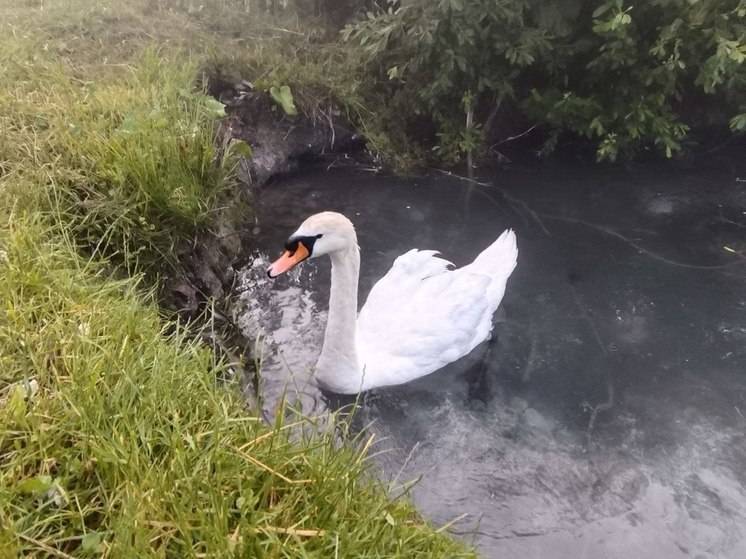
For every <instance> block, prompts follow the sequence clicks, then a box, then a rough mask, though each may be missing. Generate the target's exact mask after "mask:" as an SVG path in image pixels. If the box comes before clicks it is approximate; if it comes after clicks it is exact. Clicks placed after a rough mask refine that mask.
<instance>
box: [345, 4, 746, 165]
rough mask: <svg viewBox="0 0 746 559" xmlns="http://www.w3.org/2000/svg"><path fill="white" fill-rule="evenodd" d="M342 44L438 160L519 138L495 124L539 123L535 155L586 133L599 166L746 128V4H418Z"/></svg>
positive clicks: (363, 27)
mask: <svg viewBox="0 0 746 559" xmlns="http://www.w3.org/2000/svg"><path fill="white" fill-rule="evenodd" d="M343 37H344V38H345V39H346V40H347V41H350V42H352V43H354V44H356V45H358V46H359V47H360V48H361V49H362V51H363V52H364V55H365V63H366V67H367V72H368V75H369V78H368V80H369V82H368V88H369V89H370V90H371V91H372V92H373V94H372V96H373V97H375V96H379V97H383V98H384V99H386V100H387V101H386V102H384V103H382V105H386V104H388V105H389V106H393V107H396V110H395V114H393V113H394V112H392V114H391V115H390V116H391V118H390V119H389V121H388V123H387V124H386V126H389V127H391V128H396V127H397V126H398V127H399V128H404V129H405V130H406V129H407V127H410V129H415V128H416V129H419V130H421V129H422V127H421V126H418V127H415V126H412V124H413V123H417V122H421V121H422V119H423V118H424V119H426V120H428V121H430V122H431V123H432V128H433V131H434V134H432V135H431V136H430V137H425V138H423V137H422V134H421V133H420V135H419V137H418V136H417V135H416V134H413V133H412V132H411V131H407V132H406V136H407V138H408V141H409V142H412V141H417V140H419V141H420V142H421V143H422V144H424V145H427V146H428V147H433V148H434V150H435V152H436V155H438V156H439V158H440V159H441V160H446V161H456V160H459V159H461V158H462V157H463V156H464V155H465V154H468V153H472V152H478V151H479V150H480V149H482V150H483V149H484V148H485V146H486V142H487V141H488V140H493V139H494V140H500V139H503V138H506V137H508V136H510V135H511V134H514V133H515V132H516V130H515V129H512V128H511V127H510V126H498V125H496V123H498V122H510V123H516V122H517V123H519V124H522V125H523V126H525V127H528V126H529V125H532V124H538V125H541V128H542V129H543V131H544V136H545V138H546V140H547V143H546V144H545V150H544V151H549V150H550V149H551V147H552V146H553V145H554V144H555V143H556V141H557V139H558V137H559V136H560V135H561V134H564V133H572V134H574V135H579V136H582V137H585V138H587V139H589V140H591V141H592V142H593V143H594V144H595V146H596V153H597V156H598V158H599V159H608V160H614V159H616V158H617V157H619V156H623V157H629V156H633V155H635V154H636V153H638V152H639V151H640V150H643V149H648V148H649V147H651V146H655V148H656V149H658V150H659V151H660V152H662V153H663V154H665V155H666V156H667V157H671V156H672V155H673V154H674V153H675V152H677V151H680V150H681V149H682V146H683V142H684V141H685V140H686V139H691V140H693V141H694V140H696V136H692V131H694V130H701V129H708V130H715V131H720V132H723V131H724V130H726V129H727V126H728V123H730V128H731V130H732V131H734V132H738V131H743V130H744V129H746V115H745V114H744V111H746V65H744V60H745V59H746V2H745V1H744V0H701V1H698V2H691V1H689V0H645V1H635V0H607V1H603V2H598V1H590V0H549V1H544V0H471V1H468V2H466V1H463V0H438V1H428V0H413V1H410V2H401V5H399V4H398V3H396V4H390V5H389V6H388V7H387V8H386V9H385V10H381V11H379V12H375V13H373V12H370V13H368V14H367V16H366V17H365V18H364V19H363V20H362V21H359V22H357V23H354V24H352V25H350V26H348V27H347V28H345V30H344V31H343ZM402 115H404V116H405V117H407V119H406V120H405V122H404V123H403V124H398V125H397V121H399V122H401V117H402ZM514 126H515V124H514ZM501 128H502V129H501Z"/></svg>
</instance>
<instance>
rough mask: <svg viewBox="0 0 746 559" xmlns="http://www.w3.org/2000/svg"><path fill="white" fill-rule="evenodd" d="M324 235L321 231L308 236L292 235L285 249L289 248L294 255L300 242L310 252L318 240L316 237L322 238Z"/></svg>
mask: <svg viewBox="0 0 746 559" xmlns="http://www.w3.org/2000/svg"><path fill="white" fill-rule="evenodd" d="M323 236H324V235H323V233H320V234H318V235H313V236H307V237H291V238H289V239H288V240H287V242H286V243H285V250H287V251H288V252H289V253H290V255H291V256H292V255H293V254H295V251H296V250H298V244H299V243H300V244H302V245H303V246H304V247H305V248H306V249H307V250H308V253H309V254H310V253H312V252H313V245H314V243H315V242H316V239H320V238H321V237H323Z"/></svg>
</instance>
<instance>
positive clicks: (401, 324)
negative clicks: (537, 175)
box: [267, 212, 518, 394]
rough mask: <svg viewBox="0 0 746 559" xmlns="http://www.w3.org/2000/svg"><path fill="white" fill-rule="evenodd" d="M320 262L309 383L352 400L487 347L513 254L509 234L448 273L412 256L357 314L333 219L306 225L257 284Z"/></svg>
mask: <svg viewBox="0 0 746 559" xmlns="http://www.w3.org/2000/svg"><path fill="white" fill-rule="evenodd" d="M323 254H328V255H329V257H330V258H331V261H332V278H331V290H330V294H329V318H328V321H327V324H326V332H325V334H324V345H323V347H322V349H321V355H320V356H319V359H318V362H317V364H316V371H315V376H316V380H317V381H318V383H319V385H320V386H321V387H322V388H324V389H326V390H329V391H331V392H336V393H339V394H356V393H358V392H362V391H365V390H369V389H371V388H375V387H378V386H389V385H395V384H402V383H405V382H408V381H410V380H413V379H416V378H419V377H422V376H425V375H427V374H430V373H432V372H434V371H437V370H438V369H440V368H441V367H443V366H444V365H446V364H448V363H450V362H452V361H455V360H456V359H459V358H460V357H463V356H464V355H466V354H468V353H469V352H470V351H471V350H472V349H474V347H476V346H477V345H478V344H479V343H480V342H482V341H484V340H485V339H487V337H488V336H489V334H490V332H491V330H492V315H493V314H494V312H495V310H497V307H498V305H499V304H500V301H501V300H502V298H503V294H504V293H505V284H506V283H507V281H508V277H509V276H510V274H511V272H512V271H513V269H514V268H515V266H516V258H517V256H518V249H517V248H516V239H515V234H514V233H513V231H511V230H506V231H504V232H503V234H502V235H500V238H498V239H497V240H496V241H495V242H494V243H492V244H491V245H490V246H489V247H487V249H485V250H484V251H483V252H482V253H481V254H480V255H479V256H477V257H476V259H475V260H474V262H472V263H471V264H469V265H467V266H464V267H463V268H458V269H450V267H451V266H452V264H451V263H450V262H448V261H446V260H443V259H442V258H438V257H437V256H436V254H437V252H436V251H433V250H417V249H412V250H410V251H409V252H407V253H405V254H403V255H401V256H400V257H398V258H397V259H396V260H395V261H394V265H393V266H392V267H391V270H389V272H388V273H387V274H386V275H385V276H383V277H382V278H381V279H380V280H379V281H378V283H376V284H375V285H374V286H373V289H371V291H370V294H369V295H368V300H367V301H366V303H365V305H363V308H362V309H361V310H360V314H358V312H357V290H358V275H359V271H360V249H359V248H358V245H357V235H356V234H355V228H354V227H353V225H352V223H351V222H350V220H349V219H347V218H346V217H345V216H343V215H342V214H339V213H335V212H322V213H318V214H315V215H312V216H311V217H309V218H308V219H306V220H305V221H304V222H303V224H302V225H301V226H300V227H299V228H298V230H297V231H296V232H295V233H293V234H292V235H291V236H290V238H289V239H288V241H287V242H286V243H285V252H284V253H283V254H282V256H281V257H280V258H279V259H278V260H276V261H275V262H274V263H272V265H271V266H270V267H269V269H268V270H267V275H269V277H270V278H274V277H277V276H278V275H279V274H282V273H284V272H287V271H288V270H290V269H291V268H293V267H294V266H296V265H298V264H300V263H301V262H303V261H304V260H306V259H307V258H315V257H318V256H321V255H323Z"/></svg>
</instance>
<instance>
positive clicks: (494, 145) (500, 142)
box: [490, 124, 538, 149]
mask: <svg viewBox="0 0 746 559" xmlns="http://www.w3.org/2000/svg"><path fill="white" fill-rule="evenodd" d="M537 126H538V124H534V125H533V126H532V127H531V128H529V129H528V130H525V131H523V132H521V133H520V134H516V135H515V136H508V137H507V138H505V139H504V140H500V141H499V142H497V143H496V144H492V145H491V146H490V149H493V148H495V147H497V146H501V145H503V144H507V143H508V142H512V141H513V140H517V139H519V138H523V137H524V136H526V135H528V134H530V133H531V132H533V130H534V129H535V128H536V127H537Z"/></svg>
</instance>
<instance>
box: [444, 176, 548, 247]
mask: <svg viewBox="0 0 746 559" xmlns="http://www.w3.org/2000/svg"><path fill="white" fill-rule="evenodd" d="M435 170H436V171H437V172H439V173H441V174H443V175H446V176H449V177H453V178H456V179H459V180H462V181H466V182H468V183H471V184H474V185H476V186H483V187H486V188H490V189H494V190H497V191H499V192H500V195H501V196H502V197H503V198H505V200H506V201H507V202H508V203H510V204H513V205H514V206H515V205H518V206H520V207H521V208H523V211H524V212H526V213H527V214H528V215H529V216H530V217H531V219H533V220H534V221H535V222H536V224H537V225H538V226H539V228H540V229H541V230H542V231H543V232H544V233H545V234H546V235H547V236H548V237H551V236H552V234H551V233H550V232H549V230H548V229H547V228H546V227H545V226H544V222H542V220H541V218H540V217H539V214H538V213H537V212H535V211H534V210H532V209H531V208H530V207H529V206H528V204H527V203H526V202H524V201H523V200H521V199H520V198H515V197H514V196H511V195H510V194H508V193H507V192H506V191H505V189H503V188H500V187H499V186H495V185H494V184H492V183H488V182H481V181H478V180H475V179H471V178H469V177H464V176H461V175H457V174H456V173H452V172H451V171H444V170H443V169H435ZM517 213H520V212H517Z"/></svg>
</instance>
